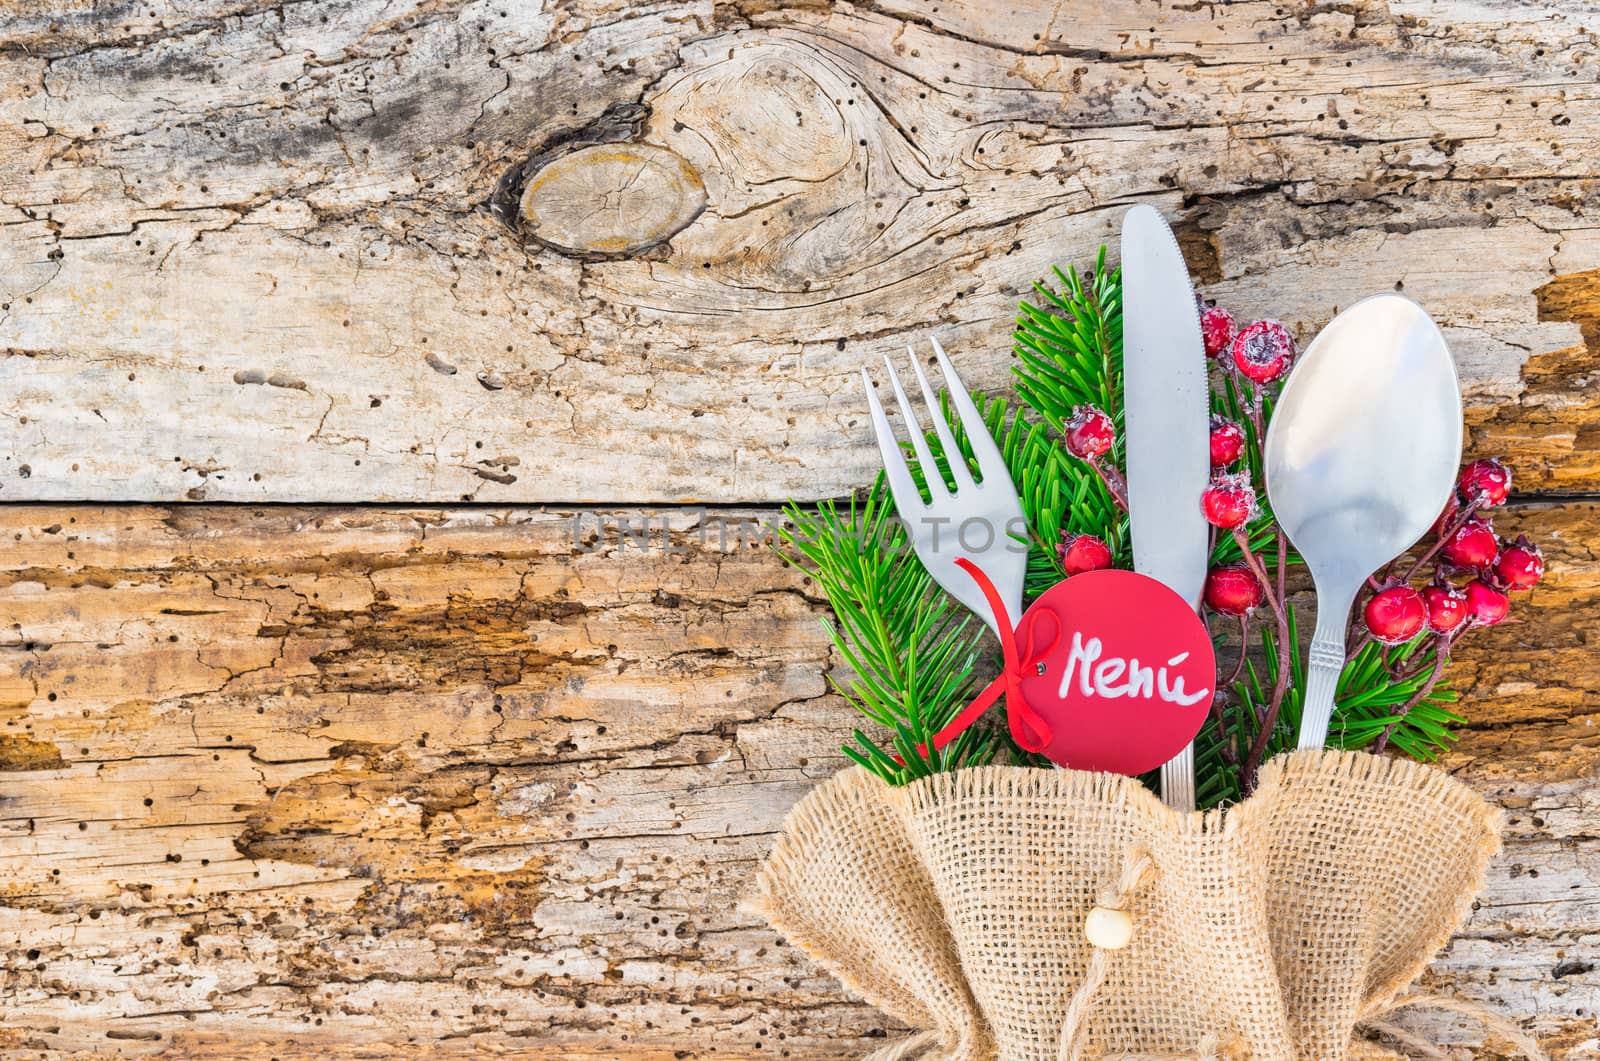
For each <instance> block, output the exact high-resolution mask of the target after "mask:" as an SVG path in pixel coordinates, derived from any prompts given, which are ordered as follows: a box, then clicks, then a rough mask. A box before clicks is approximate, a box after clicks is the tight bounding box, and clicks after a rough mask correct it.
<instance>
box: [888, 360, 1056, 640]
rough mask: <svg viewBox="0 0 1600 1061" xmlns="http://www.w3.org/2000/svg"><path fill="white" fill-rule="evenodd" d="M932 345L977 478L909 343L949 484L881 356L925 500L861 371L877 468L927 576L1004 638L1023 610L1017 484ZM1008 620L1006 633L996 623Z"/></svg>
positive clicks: (1024, 554) (1024, 561)
mask: <svg viewBox="0 0 1600 1061" xmlns="http://www.w3.org/2000/svg"><path fill="white" fill-rule="evenodd" d="M928 341H929V342H930V343H931V344H932V346H933V353H934V357H935V358H936V359H937V360H938V362H939V370H940V372H942V373H943V374H944V384H945V390H946V391H947V392H948V394H949V396H950V405H951V407H952V408H953V409H954V411H955V414H956V419H957V421H958V423H959V425H960V427H961V430H962V432H963V433H965V435H966V438H967V443H968V445H969V446H970V447H971V449H972V455H973V457H974V458H976V460H977V464H978V473H979V475H980V476H981V478H980V479H978V480H976V481H975V480H974V479H973V477H972V471H971V469H970V468H969V467H968V466H967V461H966V459H965V457H964V456H963V455H962V452H961V449H960V447H959V446H957V445H956V438H955V432H954V431H953V430H952V429H951V425H950V424H949V423H947V422H946V421H945V418H944V415H943V414H942V413H941V412H940V409H939V403H938V401H937V400H935V398H934V393H933V388H932V387H930V386H929V385H928V377H927V375H926V374H925V373H924V372H923V371H922V366H921V365H920V364H918V363H917V352H916V350H915V349H913V348H911V347H909V346H908V347H907V348H906V351H907V353H909V354H910V355H911V370H912V371H913V372H914V373H916V377H917V384H918V386H919V387H920V388H921V390H922V399H923V401H924V403H925V404H926V405H927V407H928V415H929V416H930V417H931V418H932V420H933V429H934V432H935V433H936V434H937V436H938V439H939V446H940V449H941V451H942V453H943V456H944V457H945V463H946V465H947V466H948V467H949V469H950V478H951V479H952V480H953V481H954V483H955V485H954V487H953V488H952V487H950V486H948V485H947V484H946V483H945V480H944V477H943V476H942V475H941V474H940V472H939V466H938V464H937V462H936V461H935V459H934V455H933V453H932V451H931V450H930V448H929V446H928V436H927V432H926V431H924V430H923V427H922V424H921V422H920V421H919V420H918V419H917V414H916V412H915V411H914V410H913V409H912V408H911V401H910V399H909V398H907V397H906V391H905V388H904V387H902V386H901V385H900V376H899V374H898V373H897V372H896V371H895V367H894V362H893V361H892V360H890V359H889V357H888V356H887V355H885V356H884V359H883V363H884V366H885V367H886V368H887V369H888V372H889V384H890V386H891V387H893V388H894V397H895V401H896V402H897V403H898V404H899V406H900V415H901V416H902V417H903V418H904V420H905V423H906V430H907V431H908V432H909V433H910V435H911V449H912V451H913V452H914V453H915V454H916V458H917V465H918V467H920V468H921V469H922V477H923V480H924V482H925V483H926V484H927V488H928V500H927V501H924V500H923V499H922V494H921V492H920V491H918V489H917V484H916V480H915V479H913V478H912V475H911V469H910V467H908V466H907V464H906V458H905V454H904V452H903V451H902V450H901V448H900V443H899V442H898V441H896V439H895V436H894V429H893V428H892V427H891V426H890V425H889V418H888V417H887V416H886V415H884V411H883V405H882V403H881V402H879V401H878V395H877V392H876V390H875V389H874V388H873V385H872V376H871V375H870V374H868V372H867V370H866V369H865V368H863V369H862V370H861V379H862V381H863V382H864V383H865V385H866V388H867V407H868V409H869V410H870V411H871V413H872V426H873V430H874V433H875V434H876V435H877V439H878V449H879V451H880V452H881V453H882V454H883V470H884V473H885V475H886V476H887V478H888V482H889V493H890V494H891V495H892V496H893V497H894V504H895V509H896V511H898V512H899V514H900V518H901V520H902V521H903V522H904V523H905V526H906V532H907V534H908V536H909V537H910V538H911V545H912V547H913V548H914V549H915V550H916V553H917V559H919V560H921V561H922V566H923V567H925V568H927V570H928V574H930V575H932V576H933V580H934V581H935V582H937V583H938V584H939V585H940V586H942V587H944V589H945V591H946V592H948V593H949V594H950V595H951V596H952V597H954V598H955V599H956V600H958V601H960V602H961V603H962V604H964V605H966V607H967V608H968V609H969V610H971V611H972V612H973V614H975V615H977V616H978V618H980V619H982V620H983V621H984V622H985V623H987V624H988V626H989V629H990V630H993V631H994V632H995V635H996V636H1005V635H1009V634H1010V632H1011V628H1012V626H1013V625H1014V624H1015V623H1016V622H1017V620H1018V619H1020V618H1021V614H1022V583H1023V577H1024V575H1026V573H1027V567H1028V547H1027V544H1026V541H1025V540H1024V541H1019V540H1017V539H1016V538H1014V537H1013V535H1021V534H1024V533H1026V528H1027V524H1026V523H1025V522H1024V520H1023V518H1022V504H1021V502H1019V501H1018V500H1017V489H1016V487H1015V486H1014V485H1013V484H1012V482H1011V472H1010V471H1009V469H1007V468H1006V463H1005V459H1004V458H1003V457H1001V455H1000V447H999V446H997V445H995V442H994V438H993V437H992V436H991V435H990V434H989V429H988V427H987V426H985V424H984V422H983V416H982V415H981V414H980V413H979V412H978V407H977V406H976V405H974V404H973V402H972V398H971V396H970V395H969V394H968V393H967V388H966V387H965V386H964V385H963V384H962V382H961V377H960V376H958V375H957V374H956V370H955V367H954V366H953V365H951V364H950V358H949V357H948V356H947V355H946V354H945V352H944V347H942V346H940V345H939V340H938V339H936V338H934V337H933V336H929V337H928ZM959 560H966V561H967V562H968V563H970V564H973V565H975V566H976V567H977V568H978V569H979V570H980V571H982V572H983V574H984V575H985V576H986V577H987V578H988V580H989V581H990V582H991V583H992V584H993V586H994V588H995V589H996V590H997V591H998V595H999V600H1000V601H1001V602H1002V604H1003V606H1004V608H1005V610H1006V614H1005V615H995V614H994V611H993V609H991V608H990V606H989V602H988V600H987V599H986V598H985V596H984V593H983V590H982V588H981V587H980V585H979V583H978V582H977V581H976V580H975V579H974V578H973V577H972V576H971V575H970V574H968V573H967V572H966V571H964V570H963V569H962V568H961V567H960V566H958V564H957V561H959ZM1002 623H1004V624H1006V631H1005V635H1002V633H1001V629H1000V627H1001V624H1002Z"/></svg>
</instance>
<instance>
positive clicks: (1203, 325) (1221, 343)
mask: <svg viewBox="0 0 1600 1061" xmlns="http://www.w3.org/2000/svg"><path fill="white" fill-rule="evenodd" d="M1238 330H1239V326H1238V325H1237V324H1235V323H1234V322H1233V314H1231V313H1229V312H1228V311H1227V310H1225V309H1223V308H1222V307H1221V306H1207V307H1206V308H1205V309H1203V310H1201V311H1200V338H1201V340H1202V341H1204V342H1205V344H1206V356H1207V357H1216V356H1217V355H1218V354H1220V353H1222V351H1224V350H1226V349H1227V348H1228V344H1229V343H1231V342H1233V337H1234V335H1235V334H1237V332H1238Z"/></svg>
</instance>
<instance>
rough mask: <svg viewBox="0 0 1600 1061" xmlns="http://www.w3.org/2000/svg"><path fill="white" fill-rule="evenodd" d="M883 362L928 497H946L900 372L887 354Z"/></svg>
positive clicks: (942, 480) (935, 412)
mask: <svg viewBox="0 0 1600 1061" xmlns="http://www.w3.org/2000/svg"><path fill="white" fill-rule="evenodd" d="M883 364H884V367H886V368H887V369H888V370H889V385H890V386H891V387H893V388H894V398H895V401H897V402H899V403H900V415H901V416H903V417H905V420H906V431H907V432H909V433H910V435H911V448H912V449H913V450H915V451H916V454H917V463H918V464H919V465H921V466H922V479H923V482H925V483H927V484H928V497H929V498H930V499H931V500H933V501H937V500H939V499H940V498H942V497H948V496H950V490H949V488H948V487H946V486H945V485H944V476H942V475H940V474H939V466H938V465H937V464H935V463H934V461H933V453H932V451H930V450H929V449H928V435H927V433H926V432H925V431H923V430H922V423H921V422H920V421H919V420H918V419H917V413H916V410H914V409H912V408H911V399H910V398H907V397H906V389H905V388H904V387H902V386H900V373H898V372H896V371H895V370H894V362H893V361H891V360H890V359H889V355H888V354H884V355H883ZM934 416H935V417H936V418H937V416H938V410H937V409H936V410H934Z"/></svg>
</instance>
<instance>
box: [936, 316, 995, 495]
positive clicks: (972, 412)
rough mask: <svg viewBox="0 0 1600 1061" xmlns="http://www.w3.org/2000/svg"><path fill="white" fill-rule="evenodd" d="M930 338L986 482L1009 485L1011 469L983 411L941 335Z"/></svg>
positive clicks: (946, 386) (945, 383) (951, 401)
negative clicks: (952, 362) (957, 372)
mask: <svg viewBox="0 0 1600 1061" xmlns="http://www.w3.org/2000/svg"><path fill="white" fill-rule="evenodd" d="M928 341H929V342H931V343H932V344H933V352H934V355H935V356H937V357H938V359H939V371H941V372H943V373H944V386H945V389H946V390H948V391H949V392H950V403H951V404H952V405H954V406H955V407H956V415H957V416H959V417H960V418H961V428H962V430H963V431H965V432H966V433H967V441H968V442H970V443H972V455H973V456H974V457H976V458H977V459H978V470H979V471H980V472H982V473H983V481H984V482H985V483H988V482H991V481H993V482H1001V483H1006V484H1009V483H1010V482H1011V472H1010V470H1009V469H1007V468H1006V461H1005V458H1004V457H1002V456H1001V455H1000V447H999V446H997V445H995V442H994V437H993V436H992V435H990V434H989V427H988V425H987V424H985V423H984V422H983V414H981V413H979V412H978V407H977V406H976V405H974V404H973V403H972V396H971V395H969V394H968V393H967V388H966V384H964V383H962V382H961V377H960V376H958V375H957V374H956V368H955V366H954V365H952V364H951V363H950V357H949V355H948V354H946V353H945V352H944V347H942V346H940V345H939V340H938V338H937V337H935V336H932V335H930V336H928Z"/></svg>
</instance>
